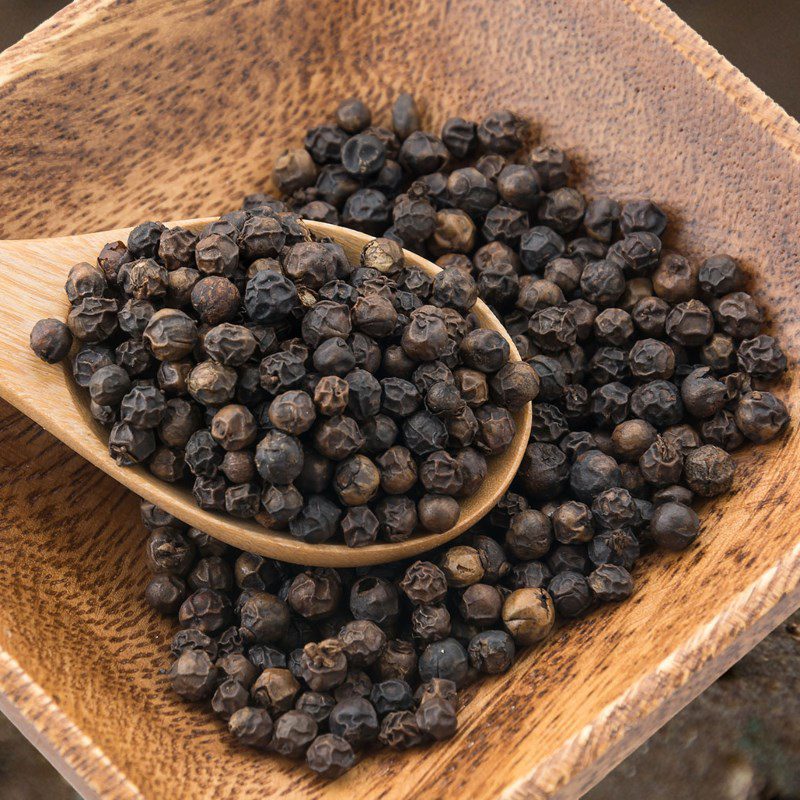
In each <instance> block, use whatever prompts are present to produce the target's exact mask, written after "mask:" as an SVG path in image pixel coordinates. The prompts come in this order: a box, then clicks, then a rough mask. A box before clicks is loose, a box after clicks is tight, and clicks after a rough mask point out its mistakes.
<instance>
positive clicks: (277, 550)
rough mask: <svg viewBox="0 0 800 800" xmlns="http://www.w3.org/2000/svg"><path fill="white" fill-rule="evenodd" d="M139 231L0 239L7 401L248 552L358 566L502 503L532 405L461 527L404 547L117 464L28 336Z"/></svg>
mask: <svg viewBox="0 0 800 800" xmlns="http://www.w3.org/2000/svg"><path fill="white" fill-rule="evenodd" d="M211 221H213V220H212V219H194V220H188V221H187V220H184V221H179V222H171V223H168V225H169V226H170V227H174V226H176V225H181V226H183V227H185V228H188V229H190V230H194V231H197V230H200V229H201V228H203V227H204V226H205V225H207V224H208V223H209V222H211ZM307 224H308V227H309V228H310V229H311V230H312V231H313V232H314V233H315V234H318V235H321V236H328V237H330V238H331V239H332V240H334V241H336V242H337V243H339V244H340V245H341V246H342V247H343V249H344V251H345V254H346V255H347V257H348V259H349V260H350V261H351V263H358V260H359V256H360V254H361V250H362V248H363V246H364V245H365V244H366V243H367V242H368V241H370V240H371V239H372V238H373V237H371V236H368V235H366V234H363V233H358V232H357V231H352V230H349V229H347V228H341V227H339V226H337V225H328V224H326V223H321V222H308V223H307ZM130 230H131V229H130V228H125V229H120V230H112V231H103V232H100V233H90V234H81V235H77V236H67V237H63V238H57V239H33V240H19V241H2V242H0V396H1V397H3V398H4V399H5V400H7V401H8V402H9V403H11V404H12V405H14V406H16V407H17V408H18V409H19V410H20V411H22V412H23V413H24V414H26V415H27V416H29V417H30V418H31V419H33V420H34V421H35V422H37V423H38V424H39V425H41V426H42V427H43V428H44V429H45V430H47V431H49V432H50V433H51V434H53V435H54V436H55V437H57V438H58V439H60V440H61V441H62V442H64V443H65V444H66V445H68V446H69V447H70V448H72V449H73V450H75V451H76V452H77V453H79V454H80V455H82V456H83V457H84V458H86V459H87V460H88V461H90V462H91V463H92V464H94V465H95V466H96V467H99V468H100V469H101V470H103V471H104V472H106V473H107V474H108V475H110V476H111V477H112V478H114V479H115V480H117V481H119V483H121V484H123V485H125V486H127V487H128V488H129V489H131V490H132V491H134V492H135V493H136V494H138V495H139V496H140V497H143V498H145V499H146V500H149V501H150V502H152V503H155V504H156V505H157V506H159V507H160V508H163V509H164V510H166V511H168V512H169V513H171V514H173V515H174V516H176V517H178V518H179V519H181V520H183V521H184V522H186V523H187V524H189V525H191V526H193V527H195V528H199V529H200V530H202V531H205V532H206V533H208V534H210V535H211V536H214V537H215V538H217V539H221V540H222V541H224V542H227V543H228V544H231V545H233V546H234V547H237V548H240V549H242V550H247V551H249V552H253V553H258V554H260V555H263V556H268V557H270V558H276V559H279V560H281V561H289V562H292V563H295V564H303V565H306V566H325V567H355V566H364V565H368V564H378V563H383V562H387V561H395V560H399V559H404V558H410V557H412V556H415V555H418V554H419V553H423V552H425V551H426V550H430V549H432V548H435V547H438V546H439V545H441V544H444V543H445V542H447V541H449V540H450V539H453V538H454V537H456V536H458V535H459V534H460V533H463V532H464V531H465V530H467V529H468V528H470V527H471V526H472V525H474V524H475V523H476V522H478V520H480V519H481V518H482V517H484V516H485V515H486V514H487V513H488V511H489V510H490V509H491V508H493V507H494V505H495V504H496V503H497V501H498V500H499V499H500V498H501V497H502V495H503V493H504V492H505V491H506V489H507V488H508V486H509V484H510V483H511V481H512V480H513V478H514V475H515V474H516V472H517V469H518V468H519V465H520V462H521V461H522V457H523V455H524V453H525V448H526V446H527V443H528V437H529V435H530V429H531V404H530V403H528V404H527V405H526V406H525V407H523V408H522V409H521V410H519V411H517V412H515V413H514V415H513V416H514V422H515V423H516V434H515V436H514V439H513V441H512V442H511V445H510V446H509V447H508V449H507V450H506V452H505V453H503V454H502V455H499V456H496V457H493V458H490V459H488V462H489V472H488V474H487V477H486V480H485V481H484V482H483V485H482V486H481V488H480V489H479V490H478V492H476V493H475V494H474V495H473V496H472V497H468V498H466V499H464V500H463V501H461V516H460V518H459V520H458V523H457V524H456V525H455V526H454V527H453V528H451V529H450V530H448V531H445V532H444V533H436V534H421V535H419V536H414V537H412V538H410V539H408V540H406V541H404V542H387V543H378V544H373V545H367V546H366V547H358V548H353V547H347V546H346V545H345V544H327V543H323V544H309V543H306V542H302V541H299V540H297V539H294V538H293V537H292V536H291V535H289V533H288V532H286V531H279V530H271V529H267V528H265V527H263V526H261V525H259V524H258V523H257V522H255V521H250V520H239V519H236V518H234V517H231V516H227V515H225V514H221V513H216V512H209V511H203V510H202V509H201V508H199V507H198V506H197V505H196V503H195V501H194V498H193V497H192V494H191V492H190V491H189V489H188V488H186V487H185V486H180V485H174V484H169V483H164V482H163V481H160V480H159V479H158V478H156V477H155V476H154V475H152V474H151V473H150V472H149V471H148V470H147V469H146V468H145V467H143V466H136V467H121V466H119V465H117V464H116V463H115V462H114V460H113V459H112V458H111V456H110V455H109V453H108V444H107V441H108V433H107V431H106V430H105V429H104V428H102V426H100V425H99V424H98V423H97V422H96V421H95V420H94V419H93V418H92V416H91V414H90V413H89V405H88V396H87V394H86V393H85V392H83V391H82V390H81V389H80V387H78V385H77V384H76V383H75V381H74V379H73V377H72V374H71V371H70V368H69V365H68V363H67V362H66V361H65V362H64V363H63V364H62V365H55V366H54V365H50V364H45V363H44V362H42V361H40V360H39V359H38V358H37V357H36V356H35V355H34V354H33V352H32V351H31V349H30V346H29V343H28V337H29V334H30V330H31V328H32V327H33V325H34V324H35V323H36V322H37V320H39V319H42V318H45V317H54V318H56V319H65V318H66V315H67V312H68V310H69V302H68V300H67V298H66V295H65V293H64V282H65V280H66V276H67V272H68V270H69V268H70V267H71V266H72V265H73V264H76V263H78V262H80V261H88V262H90V263H94V262H95V260H96V258H97V254H98V253H99V252H100V250H101V248H102V247H103V245H104V244H106V243H107V242H113V241H117V240H122V241H127V238H128V234H129V232H130ZM405 258H406V262H407V263H411V264H415V265H416V266H418V267H420V268H421V269H422V270H424V271H425V272H426V273H428V274H429V275H434V274H435V273H437V272H439V271H440V269H439V267H437V266H435V265H434V264H432V263H431V262H430V261H427V260H426V259H424V258H421V257H420V256H417V255H414V254H413V253H410V252H408V251H406V252H405ZM473 311H474V313H475V314H476V316H477V317H478V319H479V321H480V323H481V325H482V327H485V328H491V329H493V330H496V331H499V332H500V333H501V334H502V335H503V336H504V337H505V338H506V339H507V340H508V343H509V346H510V348H511V360H512V361H519V360H520V356H519V353H518V352H517V349H516V347H515V346H514V343H513V342H512V341H511V338H510V337H509V335H508V333H507V332H506V330H505V329H504V328H503V327H502V325H501V324H500V322H499V321H498V319H497V318H496V317H495V316H494V314H492V312H491V311H490V310H489V309H488V308H487V306H486V305H485V304H484V303H483V302H482V301H480V300H479V301H478V302H477V303H476V305H475V307H474V309H473Z"/></svg>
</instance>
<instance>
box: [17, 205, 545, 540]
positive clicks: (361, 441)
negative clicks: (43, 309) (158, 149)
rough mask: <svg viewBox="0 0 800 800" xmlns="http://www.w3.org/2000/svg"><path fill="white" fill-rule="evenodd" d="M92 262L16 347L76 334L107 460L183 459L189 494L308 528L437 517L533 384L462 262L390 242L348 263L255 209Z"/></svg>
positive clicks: (476, 483) (308, 534) (478, 478)
mask: <svg viewBox="0 0 800 800" xmlns="http://www.w3.org/2000/svg"><path fill="white" fill-rule="evenodd" d="M112 254H113V256H112ZM98 264H99V265H98V266H94V265H92V264H88V263H81V264H77V265H76V266H74V267H73V268H72V269H71V270H70V272H69V276H68V279H67V283H66V291H67V296H68V298H69V300H70V302H71V304H72V307H71V310H70V312H69V315H68V317H67V322H66V324H64V323H63V322H59V321H58V320H43V321H41V322H40V323H38V324H37V325H36V327H35V328H34V330H33V333H32V336H31V343H32V346H33V348H34V350H35V351H36V352H37V353H39V354H40V355H42V356H43V357H45V358H46V359H47V360H53V357H54V356H57V357H63V356H65V355H66V353H67V351H68V350H69V344H70V343H71V341H72V337H73V336H74V337H75V338H76V339H77V340H78V341H79V342H80V343H81V347H80V349H79V350H78V351H77V352H76V353H75V355H74V358H73V371H74V374H75V378H76V380H77V382H78V383H79V385H81V386H85V387H86V388H87V389H88V391H89V395H90V397H91V406H90V408H91V413H92V416H93V417H94V418H95V419H97V420H98V421H99V422H100V423H102V424H103V425H105V426H107V427H109V428H110V433H109V449H110V452H111V455H112V456H113V457H114V459H115V460H116V462H117V463H118V464H120V465H122V466H130V465H133V464H146V465H147V466H148V467H149V469H150V471H151V472H152V473H153V474H154V475H155V476H156V477H158V478H160V479H161V480H164V481H168V482H171V483H176V482H179V481H182V480H184V479H185V478H186V476H187V474H190V475H191V477H192V479H193V486H192V493H193V496H194V498H195V500H196V502H197V504H198V505H199V506H200V507H201V508H203V509H205V510H215V511H227V512H228V513H229V514H231V515H233V516H235V517H238V518H243V519H247V518H255V519H257V520H259V521H260V522H261V523H263V524H264V525H265V526H267V527H269V528H278V529H288V531H289V533H290V534H291V536H293V537H294V538H296V539H299V540H301V541H304V542H310V543H320V542H326V541H329V540H331V539H334V538H337V537H341V538H344V541H345V542H346V543H347V545H349V546H351V547H361V546H364V545H367V544H372V543H373V542H375V541H376V540H378V539H380V540H381V541H389V542H400V541H403V540H405V539H408V538H409V537H411V536H412V535H413V534H414V533H415V532H417V531H419V530H423V531H427V532H433V533H442V532H444V531H447V530H450V529H451V528H452V527H453V526H454V525H455V524H456V523H457V522H458V519H459V516H460V513H461V508H460V504H459V500H458V498H462V497H468V496H471V495H473V494H475V493H476V492H477V491H478V490H479V489H480V487H481V485H482V484H483V481H484V479H485V478H486V475H487V471H488V464H487V457H491V456H497V455H500V454H502V453H503V452H505V450H506V449H507V448H508V446H509V445H510V444H511V441H512V439H513V438H514V435H515V433H516V426H515V423H514V418H513V416H512V413H511V412H512V411H515V410H518V409H519V408H521V407H522V406H524V405H525V404H526V403H528V402H529V401H530V400H531V399H532V398H533V397H535V396H536V394H537V392H538V388H539V381H538V379H537V376H536V372H535V370H534V369H533V368H532V367H531V366H530V365H529V364H525V363H523V362H519V361H517V362H510V361H509V357H510V347H509V344H508V341H507V340H506V339H505V338H504V337H503V335H502V334H501V333H499V332H497V331H494V330H489V329H487V328H481V327H480V326H479V323H478V320H477V319H476V317H475V315H474V314H472V313H471V311H470V310H471V308H472V307H473V306H474V304H475V301H476V300H477V297H478V291H477V287H476V285H475V281H474V280H473V278H472V276H471V275H469V274H467V273H466V272H464V271H463V270H461V269H459V268H458V267H449V268H447V269H444V270H442V271H441V272H439V273H438V274H437V275H436V276H435V277H433V278H432V277H430V276H429V275H427V274H426V273H425V272H423V271H422V270H421V269H420V268H419V267H416V266H413V265H408V266H406V264H405V259H404V255H403V250H402V248H401V247H400V245H399V244H398V243H397V242H395V241H392V240H391V239H373V240H372V241H371V242H369V243H368V244H367V245H366V246H365V247H364V249H363V251H362V253H361V261H360V266H359V267H356V268H354V267H353V266H352V265H351V264H350V262H349V261H348V259H347V258H346V256H345V254H344V251H343V249H342V247H341V246H340V245H338V244H335V243H333V242H331V241H314V240H313V239H312V237H311V233H310V232H309V230H308V228H307V227H306V226H305V225H304V224H303V223H302V222H301V221H300V218H299V217H298V215H297V214H296V213H294V212H291V211H284V210H279V209H278V210H273V209H272V208H269V207H267V206H261V207H259V208H258V209H257V210H256V211H251V212H244V211H240V212H235V213H233V214H226V215H225V216H224V217H222V218H221V219H220V220H219V221H217V222H213V223H211V224H210V225H208V226H207V227H206V228H205V229H204V230H202V231H200V232H199V233H197V234H193V233H190V232H189V231H187V230H183V229H180V228H174V229H172V230H169V229H167V228H165V227H164V226H163V225H161V224H159V223H153V222H149V223H145V224H143V225H140V226H138V227H137V228H134V230H133V231H132V232H131V234H130V236H129V238H128V243H127V245H123V244H122V243H121V242H117V243H113V244H111V245H109V246H107V247H106V248H105V249H104V251H103V253H102V254H101V256H100V258H99V259H98ZM176 282H177V285H176ZM59 338H60V340H61V343H62V346H60V347H57V348H55V351H54V347H53V345H54V342H56V340H58V339H59ZM376 376H377V377H376Z"/></svg>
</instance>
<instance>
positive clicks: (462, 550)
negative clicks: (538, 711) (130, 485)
mask: <svg viewBox="0 0 800 800" xmlns="http://www.w3.org/2000/svg"><path fill="white" fill-rule="evenodd" d="M509 512H510V507H509V504H508V503H507V502H506V503H504V504H503V505H501V506H500V507H498V508H497V509H495V510H494V511H493V512H492V515H491V517H490V519H489V521H488V522H487V524H486V526H484V527H485V532H484V533H477V532H475V533H472V534H470V535H469V536H465V537H464V538H463V539H460V540H459V544H457V545H456V546H453V547H449V548H447V549H446V550H443V551H437V552H434V553H431V554H430V556H429V558H430V560H426V561H415V562H413V563H411V562H403V563H393V564H384V565H379V566H375V567H363V568H357V569H328V568H317V569H305V568H303V567H299V566H295V565H292V564H285V563H281V562H278V561H272V560H269V559H266V558H262V557H261V556H258V555H254V554H252V553H245V552H242V551H239V550H235V549H234V548H232V547H230V546H228V545H226V544H225V543H223V542H220V541H218V540H216V539H213V538H212V537H210V536H208V534H205V533H203V532H201V531H199V530H197V529H194V528H187V526H186V525H185V524H184V523H182V522H181V521H180V520H178V519H176V518H175V517H173V516H171V515H170V514H168V513H166V512H164V511H162V510H160V509H158V508H156V507H155V506H153V505H152V504H151V503H147V502H143V503H142V520H143V521H144V524H145V526H146V527H147V528H148V529H149V530H150V536H149V538H148V541H147V560H148V564H149V566H150V568H151V570H152V571H153V572H154V573H155V575H154V577H153V579H152V580H151V582H150V584H149V585H148V587H147V591H146V593H145V596H146V599H147V601H148V603H150V605H151V606H152V607H153V608H155V609H156V610H157V611H159V612H161V613H162V614H177V616H178V620H179V622H180V624H181V630H180V631H179V632H178V633H176V634H175V637H174V639H173V641H172V645H171V652H172V655H173V656H174V658H175V660H174V662H173V664H172V667H171V668H170V670H169V680H170V683H171V685H172V688H173V690H174V691H175V692H176V693H177V694H178V695H180V696H181V697H182V698H184V699H185V700H189V701H193V702H197V701H203V700H208V699H209V698H210V700H211V708H212V709H213V710H214V712H216V713H217V714H218V715H219V716H220V717H221V718H222V719H223V720H226V721H227V724H228V728H229V730H230V732H231V733H232V734H233V736H234V737H235V738H236V739H237V740H238V741H239V742H241V743H242V744H245V745H248V746H250V747H254V748H258V749H262V750H270V751H273V752H277V753H280V754H281V755H285V756H289V757H291V758H304V757H305V759H306V762H307V763H308V766H309V767H310V768H311V769H312V770H314V771H315V772H317V773H319V774H321V775H323V776H324V777H327V778H334V777H337V776H338V775H341V774H342V773H343V772H344V771H346V770H347V769H349V768H350V767H351V766H353V764H354V763H355V760H356V753H357V752H358V751H359V750H363V749H364V748H367V747H369V746H372V745H375V744H376V743H378V744H381V745H384V746H386V747H391V748H395V749H399V750H405V749H407V748H410V747H414V746H416V745H419V744H423V743H425V742H433V741H439V740H443V739H447V738H449V737H451V736H453V734H454V733H455V731H456V724H457V716H456V712H457V704H458V691H459V690H460V689H462V688H463V687H464V686H466V685H468V684H469V683H470V682H472V681H473V680H474V679H475V678H476V677H477V676H479V675H481V674H485V675H496V674H499V673H502V672H505V671H506V670H508V669H509V667H510V666H511V664H512V662H513V661H514V657H515V654H516V649H517V646H525V645H530V644H534V643H535V642H538V641H541V640H542V639H544V638H545V637H546V636H547V635H548V634H549V633H550V631H551V630H552V628H553V626H554V624H555V620H556V606H554V602H553V597H551V592H552V589H551V592H548V590H547V589H546V588H544V585H545V583H546V578H547V577H549V568H548V567H547V566H545V565H544V564H543V563H541V562H536V561H532V562H521V563H517V564H515V565H514V566H513V567H512V565H511V563H510V562H509V556H508V555H507V552H506V551H507V550H508V546H507V545H506V548H505V549H504V547H503V545H502V544H501V543H500V541H498V538H497V537H498V536H499V535H501V532H502V531H504V530H506V529H508V526H509V519H510V517H509ZM517 516H518V515H517ZM507 538H508V537H507ZM511 559H512V560H514V559H513V556H511ZM552 567H553V569H554V570H558V569H559V565H558V564H557V563H555V562H554V563H553V564H552ZM559 574H560V575H561V576H562V582H563V583H565V584H566V581H567V580H568V579H569V576H570V574H571V573H570V572H568V571H564V572H561V573H559ZM559 574H556V578H558V577H559ZM556 578H553V579H552V580H551V581H550V584H551V586H552V585H553V581H555V580H556ZM588 581H589V585H590V586H591V587H592V591H593V592H594V596H595V597H596V598H597V599H599V600H620V599H623V598H624V597H626V596H627V595H628V594H629V593H630V591H631V586H632V584H631V580H630V576H629V575H628V573H627V572H626V571H625V570H624V569H623V568H622V567H618V566H615V565H614V564H603V565H602V566H599V567H597V568H596V569H594V571H593V572H592V573H591V574H590V575H589V578H588ZM556 597H557V595H556ZM557 604H558V608H559V610H560V611H561V612H562V613H564V614H567V613H569V601H568V600H565V599H564V598H563V597H561V599H559V600H557Z"/></svg>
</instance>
